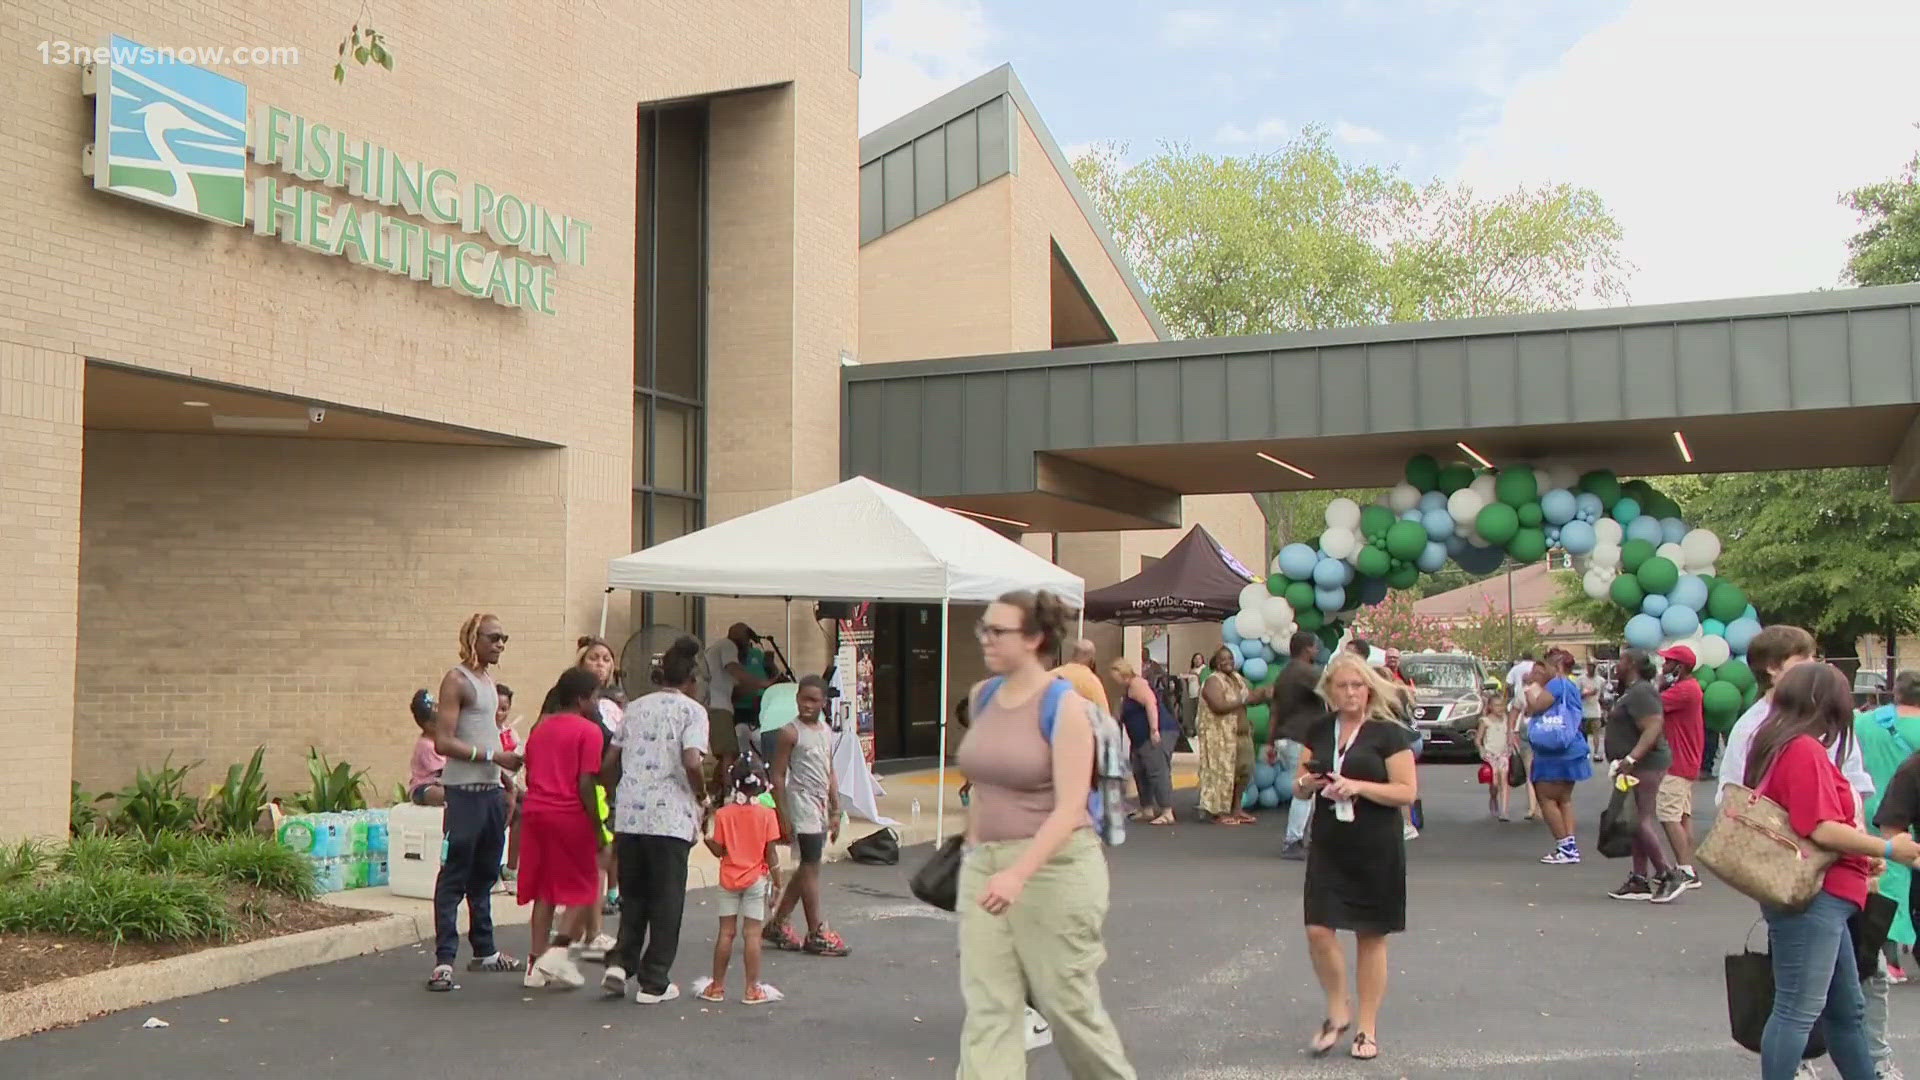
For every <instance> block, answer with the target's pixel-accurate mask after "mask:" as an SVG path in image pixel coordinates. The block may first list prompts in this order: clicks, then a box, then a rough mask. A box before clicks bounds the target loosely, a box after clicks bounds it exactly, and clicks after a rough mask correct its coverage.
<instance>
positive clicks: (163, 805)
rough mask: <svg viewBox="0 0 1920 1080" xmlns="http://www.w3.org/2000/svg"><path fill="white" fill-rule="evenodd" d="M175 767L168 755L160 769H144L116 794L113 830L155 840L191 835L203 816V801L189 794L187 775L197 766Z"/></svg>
mask: <svg viewBox="0 0 1920 1080" xmlns="http://www.w3.org/2000/svg"><path fill="white" fill-rule="evenodd" d="M198 764H200V763H199V762H197V761H196V762H194V763H193V764H192V765H182V766H180V767H179V768H177V769H176V768H174V767H173V755H172V754H168V755H167V758H166V760H165V761H164V762H162V763H161V765H160V768H158V769H156V770H154V771H152V772H149V771H147V770H146V769H145V768H141V769H139V770H138V771H136V772H135V773H134V775H133V783H131V784H129V785H127V786H126V787H124V788H121V789H120V790H119V791H116V792H114V793H113V800H114V802H115V803H116V804H117V805H116V806H115V807H114V811H113V818H112V826H113V828H114V830H115V831H116V832H130V833H139V834H140V835H141V836H154V835H156V834H159V833H163V832H190V831H192V829H193V825H194V820H195V819H196V818H198V817H199V814H200V800H198V799H196V798H194V797H193V796H191V795H189V794H187V783H186V780H187V774H188V773H189V772H192V771H193V768H194V766H195V765H198Z"/></svg>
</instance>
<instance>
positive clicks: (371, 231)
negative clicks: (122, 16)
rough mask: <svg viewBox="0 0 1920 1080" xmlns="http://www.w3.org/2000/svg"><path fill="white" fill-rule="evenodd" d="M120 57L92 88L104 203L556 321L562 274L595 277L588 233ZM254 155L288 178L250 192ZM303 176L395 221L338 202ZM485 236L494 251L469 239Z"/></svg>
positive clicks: (198, 79)
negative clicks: (570, 270) (254, 238)
mask: <svg viewBox="0 0 1920 1080" xmlns="http://www.w3.org/2000/svg"><path fill="white" fill-rule="evenodd" d="M106 54H107V55H106V57H105V60H104V62H98V61H97V62H96V63H94V64H93V65H91V66H90V67H88V68H87V69H86V74H85V76H84V78H83V85H82V92H83V93H85V94H87V95H90V96H92V97H93V98H94V121H93V123H94V140H95V142H94V144H93V145H91V146H89V147H88V148H87V153H86V155H85V156H84V158H83V164H84V168H83V170H82V171H83V172H84V173H86V174H87V175H90V176H91V177H92V178H93V186H94V187H95V188H96V189H98V190H101V191H107V192H111V193H113V194H115V195H119V196H122V197H124V198H129V199H136V200H138V201H140V202H144V203H150V204H152V205H155V206H163V207H166V208H167V209H169V210H174V211H177V212H179V213H182V214H188V215H191V216H193V217H198V218H204V219H205V220H208V221H215V222H220V223H221V224H225V225H241V226H244V225H247V224H249V223H251V224H252V225H253V231H254V233H255V234H256V235H260V236H277V237H279V238H280V240H281V241H282V242H283V243H287V244H292V245H294V246H296V247H302V248H306V249H307V250H309V251H316V252H319V253H320V254H322V255H335V256H345V257H346V258H347V259H348V260H350V261H352V262H355V263H358V264H360V265H362V266H366V267H369V268H371V269H375V270H383V271H385V272H387V273H389V274H395V275H404V276H406V277H409V278H411V279H413V280H415V281H424V282H427V283H429V284H431V285H433V286H434V287H436V288H441V289H451V290H453V291H455V292H458V293H461V294H463V295H466V296H470V297H473V298H474V299H478V300H492V301H493V302H494V303H497V304H500V305H503V306H505V307H515V308H526V309H529V310H532V311H538V312H541V313H542V314H546V315H552V314H553V313H554V311H555V305H554V292H555V289H556V287H557V285H558V268H557V265H556V264H561V263H565V264H569V265H573V266H584V265H586V256H587V234H588V233H589V232H590V231H591V230H590V227H589V226H588V225H587V223H586V222H584V221H580V220H578V219H576V218H572V217H568V216H567V215H565V214H559V213H555V212H553V211H551V210H549V209H547V208H546V207H544V206H541V205H540V204H538V203H536V202H534V201H532V200H530V199H526V198H522V197H520V196H518V195H514V194H512V193H510V192H504V191H497V190H495V189H494V188H492V187H489V186H487V185H486V184H482V183H478V182H474V181H465V182H463V181H462V180H461V179H460V177H459V176H458V175H457V174H456V173H455V172H454V171H453V170H451V169H446V168H440V167H436V166H432V165H428V164H427V163H425V162H423V161H420V160H417V159H410V158H406V157H402V156H401V155H399V154H397V153H395V152H393V151H392V150H389V149H388V148H386V147H384V146H381V145H379V144H377V143H373V142H369V141H367V140H365V139H359V138H354V137H351V136H349V135H348V134H347V133H346V132H343V131H339V130H336V129H334V128H331V127H329V126H327V125H326V124H322V123H318V122H316V121H313V120H310V119H308V118H307V117H305V116H303V115H301V114H299V113H295V112H291V111H289V110H286V109H282V108H279V107H278V106H274V105H261V106H259V107H258V108H250V106H251V103H250V102H249V101H248V97H247V87H246V84H244V83H242V82H239V81H238V80H235V79H230V78H228V77H226V76H225V75H220V74H216V73H215V72H212V71H208V70H207V69H205V68H202V67H196V66H194V65H192V64H188V63H185V62H182V61H180V60H178V59H177V58H175V57H174V56H173V55H172V53H171V52H169V51H167V50H160V49H152V48H148V47H145V46H142V45H138V44H135V43H134V42H131V41H128V40H127V39H126V38H122V37H118V36H115V37H114V38H112V41H111V44H110V45H109V46H108V48H107V50H106ZM249 150H251V154H252V157H253V161H254V162H255V163H256V164H258V165H263V166H269V167H271V168H272V169H273V170H277V172H278V173H279V174H280V175H276V174H275V172H272V171H265V170H263V171H262V174H261V175H258V176H255V177H254V178H253V181H252V183H251V185H249V184H248V177H247V157H248V154H249ZM289 176H290V177H292V178H294V179H298V180H302V181H305V182H306V183H308V184H320V185H324V186H326V187H331V188H335V189H338V190H340V191H344V192H345V193H346V194H348V195H350V196H353V197H354V198H356V199H361V200H365V201H367V202H371V203H373V204H375V205H376V206H379V207H383V208H386V209H381V210H370V209H363V208H362V207H361V206H359V205H356V204H355V203H352V202H349V201H347V200H345V199H341V200H338V201H336V200H335V197H334V196H333V195H330V194H329V193H327V192H325V191H320V190H316V189H314V188H312V187H307V186H303V185H302V184H297V183H292V182H290V181H289V180H288V179H287V177H289ZM387 210H393V211H397V214H396V213H389V212H387ZM398 214H404V215H406V216H405V217H401V216H398ZM409 219H418V220H409ZM432 226H442V227H445V228H446V229H448V230H457V231H458V233H459V234H461V235H455V234H454V233H452V232H450V231H442V230H441V229H436V228H433V227H432ZM480 235H484V236H485V237H486V238H487V239H488V240H490V241H492V244H493V245H494V246H492V247H489V246H488V245H486V244H482V243H480V242H478V241H476V240H472V239H468V238H467V237H473V236H480ZM514 252H522V253H524V254H525V255H526V256H531V257H532V258H526V257H523V256H522V255H520V254H514ZM536 260H537V261H536Z"/></svg>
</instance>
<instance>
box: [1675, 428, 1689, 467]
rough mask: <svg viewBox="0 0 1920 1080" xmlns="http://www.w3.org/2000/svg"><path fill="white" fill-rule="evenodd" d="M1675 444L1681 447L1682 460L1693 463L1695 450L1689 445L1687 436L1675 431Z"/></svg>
mask: <svg viewBox="0 0 1920 1080" xmlns="http://www.w3.org/2000/svg"><path fill="white" fill-rule="evenodd" d="M1673 445H1675V446H1677V447H1679V448H1680V460H1681V461H1684V462H1686V463H1687V464H1689V465H1691V464H1693V451H1692V450H1691V449H1689V448H1688V447H1687V437H1686V436H1685V435H1682V434H1680V433H1679V432H1677V431H1676V432H1674V433H1673Z"/></svg>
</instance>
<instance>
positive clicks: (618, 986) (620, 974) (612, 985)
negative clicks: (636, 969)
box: [600, 964, 627, 997]
mask: <svg viewBox="0 0 1920 1080" xmlns="http://www.w3.org/2000/svg"><path fill="white" fill-rule="evenodd" d="M600 989H601V990H604V991H606V993H607V994H608V996H610V997H625V996H626V993H627V969H626V968H623V967H621V966H620V965H619V964H610V965H608V966H607V973H606V974H605V975H602V976H601V977H600Z"/></svg>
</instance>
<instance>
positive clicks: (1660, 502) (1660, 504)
mask: <svg viewBox="0 0 1920 1080" xmlns="http://www.w3.org/2000/svg"><path fill="white" fill-rule="evenodd" d="M1641 513H1644V514H1651V515H1653V516H1654V517H1656V518H1660V519H1663V520H1664V519H1666V518H1677V517H1679V516H1680V504H1679V503H1677V502H1674V501H1673V500H1672V499H1669V498H1667V497H1666V496H1665V495H1663V494H1661V493H1660V492H1658V491H1656V492H1654V493H1653V498H1651V499H1649V500H1647V505H1646V506H1644V507H1642V508H1641Z"/></svg>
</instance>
